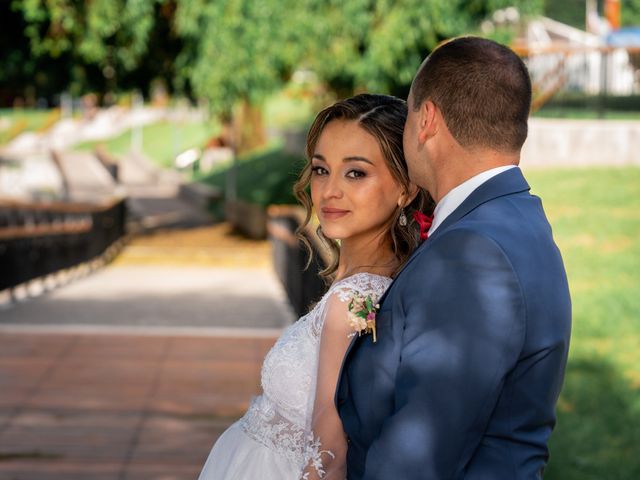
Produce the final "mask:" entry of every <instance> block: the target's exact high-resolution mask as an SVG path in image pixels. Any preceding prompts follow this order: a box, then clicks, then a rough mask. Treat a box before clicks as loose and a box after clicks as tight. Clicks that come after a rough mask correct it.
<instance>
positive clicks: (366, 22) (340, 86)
mask: <svg viewBox="0 0 640 480" xmlns="http://www.w3.org/2000/svg"><path fill="white" fill-rule="evenodd" d="M325 3H326V7H325V12H324V13H323V15H322V16H321V17H320V18H323V19H325V20H326V21H325V23H324V24H322V25H321V26H320V28H321V32H320V36H319V38H321V39H322V41H321V42H318V43H319V44H321V45H322V48H321V49H319V51H318V52H317V56H313V57H312V58H313V59H314V61H313V62H312V68H313V69H314V70H315V71H316V72H318V73H319V74H320V76H321V77H322V78H324V79H325V80H326V81H327V82H328V83H329V84H330V85H331V86H332V87H333V89H334V90H335V91H336V92H337V93H338V95H339V96H346V95H349V94H351V93H352V92H354V91H359V90H370V91H382V92H388V93H393V94H396V95H400V96H405V95H406V93H407V90H408V88H409V86H410V83H411V79H412V78H413V75H414V74H415V71H416V69H417V67H418V66H419V65H420V62H421V61H422V59H424V58H425V57H426V56H427V55H428V54H429V52H430V51H431V50H432V49H433V48H434V47H435V46H436V45H437V44H438V43H439V42H441V41H442V40H444V39H446V38H450V37H453V36H457V35H461V34H465V33H469V32H471V31H474V30H476V29H477V27H478V25H479V24H480V22H481V21H482V20H483V19H485V18H486V17H487V16H488V15H490V14H491V13H492V12H493V11H495V10H497V9H500V8H505V7H507V6H516V7H519V9H520V11H521V12H522V13H523V14H530V13H537V12H539V11H540V9H541V2H540V1H524V0H511V1H509V0H507V1H504V0H452V1H447V2H443V1H438V0H431V1H428V0H427V1H425V0H397V1H375V0H351V1H349V2H346V3H343V2H340V1H339V0H330V1H328V2H325Z"/></svg>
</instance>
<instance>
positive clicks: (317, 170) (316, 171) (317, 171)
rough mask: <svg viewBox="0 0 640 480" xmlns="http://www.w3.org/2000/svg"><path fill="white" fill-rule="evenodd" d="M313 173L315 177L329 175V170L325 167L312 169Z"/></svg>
mask: <svg viewBox="0 0 640 480" xmlns="http://www.w3.org/2000/svg"><path fill="white" fill-rule="evenodd" d="M311 173H312V174H313V175H327V174H328V173H329V172H327V169H326V168H324V167H319V166H316V167H311Z"/></svg>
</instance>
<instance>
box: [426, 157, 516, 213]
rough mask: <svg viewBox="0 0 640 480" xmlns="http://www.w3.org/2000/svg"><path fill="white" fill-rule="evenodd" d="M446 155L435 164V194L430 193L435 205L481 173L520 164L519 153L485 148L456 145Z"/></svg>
mask: <svg viewBox="0 0 640 480" xmlns="http://www.w3.org/2000/svg"><path fill="white" fill-rule="evenodd" d="M448 153H449V155H448V156H447V155H445V154H443V155H442V157H441V158H440V159H439V160H438V161H437V163H436V168H435V172H434V174H435V177H436V178H435V180H436V185H435V192H431V193H432V195H433V197H434V200H435V201H436V203H437V202H439V201H440V200H441V199H442V198H443V197H444V196H445V195H446V194H447V193H449V192H450V191H451V190H453V189H454V188H456V187H457V186H458V185H461V184H463V183H464V182H466V181H467V180H469V179H470V178H472V177H475V176H476V175H479V174H480V173H482V172H486V171H487V170H491V169H493V168H497V167H503V166H508V165H518V164H519V163H520V152H515V153H504V152H498V151H496V150H491V149H486V148H485V149H480V148H474V149H465V148H462V147H461V146H460V145H457V146H455V147H453V148H450V149H448Z"/></svg>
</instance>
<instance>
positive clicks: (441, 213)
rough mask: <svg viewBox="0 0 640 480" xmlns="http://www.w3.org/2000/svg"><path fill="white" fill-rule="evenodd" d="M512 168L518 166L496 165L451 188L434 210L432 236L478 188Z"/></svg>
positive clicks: (430, 231)
mask: <svg viewBox="0 0 640 480" xmlns="http://www.w3.org/2000/svg"><path fill="white" fill-rule="evenodd" d="M511 168H516V166H515V165H507V166H504V167H496V168H492V169H490V170H486V171H484V172H482V173H479V174H478V175H476V176H475V177H471V178H470V179H469V180H467V181H465V182H462V183H461V184H460V185H458V186H457V187H455V188H453V189H451V191H449V193H447V194H446V195H445V196H444V197H442V199H441V200H440V201H439V202H438V204H437V205H436V208H435V210H434V211H433V223H432V224H431V228H429V236H431V234H432V233H433V232H435V231H436V229H437V228H438V227H439V226H440V225H442V222H444V221H445V219H446V218H447V217H448V216H449V215H451V213H453V211H454V210H455V209H456V208H458V207H459V206H460V205H461V204H462V202H464V201H465V200H466V199H467V197H468V196H469V195H471V193H472V192H473V191H474V190H475V189H476V188H478V187H479V186H480V185H482V184H483V183H485V182H486V181H487V180H489V179H490V178H493V177H495V176H496V175H498V174H499V173H502V172H506V171H507V170H509V169H511Z"/></svg>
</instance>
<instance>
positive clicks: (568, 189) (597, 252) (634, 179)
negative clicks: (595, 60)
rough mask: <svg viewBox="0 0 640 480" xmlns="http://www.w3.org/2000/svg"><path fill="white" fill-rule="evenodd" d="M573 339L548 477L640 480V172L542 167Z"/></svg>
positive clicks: (536, 173) (538, 186)
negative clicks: (562, 263)
mask: <svg viewBox="0 0 640 480" xmlns="http://www.w3.org/2000/svg"><path fill="white" fill-rule="evenodd" d="M525 173H527V178H528V179H529V182H530V184H531V186H532V191H533V193H535V194H537V195H539V196H540V197H542V199H543V203H544V206H545V210H546V211H547V214H548V216H549V219H550V221H551V224H552V226H553V228H554V234H555V238H556V240H557V243H558V245H559V247H560V249H561V251H562V254H563V257H564V260H565V264H566V268H567V273H568V276H569V282H570V287H571V294H572V300H573V312H574V313H573V334H572V343H571V351H570V358H569V365H568V367H567V372H566V378H565V385H564V390H563V392H562V396H561V399H560V402H559V405H558V424H557V426H556V430H555V431H554V434H553V436H552V438H551V443H550V449H551V459H550V463H549V466H548V469H547V472H546V475H545V479H546V480H548V479H551V480H596V479H597V480H609V479H611V480H632V479H638V478H640V169H638V168H621V169H604V168H603V169H573V170H547V171H545V170H533V171H530V172H525Z"/></svg>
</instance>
